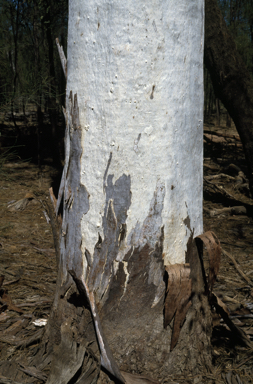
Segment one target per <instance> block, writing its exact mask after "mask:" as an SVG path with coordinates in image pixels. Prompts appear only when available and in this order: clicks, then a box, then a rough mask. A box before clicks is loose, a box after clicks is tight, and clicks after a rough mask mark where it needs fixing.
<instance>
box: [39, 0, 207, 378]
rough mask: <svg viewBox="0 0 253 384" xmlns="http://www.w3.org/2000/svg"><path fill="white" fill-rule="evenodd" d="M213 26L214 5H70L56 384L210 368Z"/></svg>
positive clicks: (53, 322) (54, 318)
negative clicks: (209, 52)
mask: <svg viewBox="0 0 253 384" xmlns="http://www.w3.org/2000/svg"><path fill="white" fill-rule="evenodd" d="M203 22H204V15H203V0H193V1H188V0H177V1H175V0H172V1H171V0H170V1H169V0H163V1H156V0H153V1H151V0H149V1H146V0H145V1H144V0H139V1H131V0H125V1H124V2H118V1H115V2H114V1H105V0H89V1H70V2H69V30H68V62H67V98H66V111H65V117H66V122H67V128H66V138H65V140H66V142H65V143H66V160H65V161H66V163H65V168H64V171H63V178H62V183H61V187H60V192H59V196H58V201H57V203H56V212H58V208H59V205H60V202H61V196H62V195H63V219H62V226H61V235H60V237H61V239H60V257H59V276H58V285H57V288H58V289H57V293H56V297H55V301H54V307H53V310H52V314H51V319H50V322H49V327H48V328H47V334H48V337H49V338H50V340H51V344H53V347H52V348H53V356H54V357H53V360H52V367H51V374H50V377H49V379H48V383H68V382H70V380H72V381H71V382H78V383H93V382H96V381H97V380H98V381H100V382H106V381H108V378H107V377H110V378H112V379H113V380H118V381H120V382H125V381H126V382H129V383H130V382H136V381H142V380H145V379H144V378H143V375H144V376H145V375H146V376H148V377H149V380H151V379H150V377H153V378H154V379H155V380H161V381H162V380H164V379H168V377H169V375H174V376H175V375H180V374H182V373H186V372H187V374H188V375H189V374H197V373H199V372H200V371H202V370H203V369H207V368H210V365H211V363H210V361H211V354H210V329H211V327H210V310H209V307H208V302H207V297H206V296H205V294H204V284H203V276H202V270H201V263H200V260H199V257H198V253H197V248H196V246H195V243H194V241H193V238H194V237H195V236H197V235H200V234H201V233H202V176H203V175H202V157H203V148H202V143H203V138H202V125H203V121H202V120H203V44H204V40H203V38H204V37H203V28H204V26H203ZM61 54H62V52H61ZM62 57H63V54H62ZM62 62H63V67H64V68H66V63H65V61H64V58H62ZM191 304H192V305H191ZM173 318H174V320H173ZM100 362H101V367H102V371H103V372H104V373H103V372H102V373H101V372H100V368H99V363H100ZM41 368H42V366H41ZM99 373H100V376H98V375H99ZM130 374H132V376H131V375H130ZM107 375H108V376H107ZM138 375H141V376H138ZM151 381H152V380H151Z"/></svg>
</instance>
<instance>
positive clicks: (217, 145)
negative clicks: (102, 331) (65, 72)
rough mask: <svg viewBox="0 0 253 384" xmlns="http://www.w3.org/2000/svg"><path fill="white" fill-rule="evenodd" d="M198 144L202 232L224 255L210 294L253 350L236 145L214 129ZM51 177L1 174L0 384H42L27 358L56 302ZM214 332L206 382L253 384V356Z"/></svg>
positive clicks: (249, 244) (220, 324) (241, 168)
mask: <svg viewBox="0 0 253 384" xmlns="http://www.w3.org/2000/svg"><path fill="white" fill-rule="evenodd" d="M204 140H205V156H204V199H205V200H204V230H205V231H208V230H211V231H213V232H214V233H215V234H216V235H217V237H218V238H219V240H220V243H221V247H222V257H221V265H220V270H219V274H218V279H217V282H216V283H215V286H214V292H215V293H216V295H217V296H218V297H219V298H220V299H221V300H222V301H223V302H224V303H225V304H226V305H227V307H228V309H229V316H230V318H231V319H232V321H233V322H234V324H235V325H236V326H237V327H239V328H240V329H241V330H243V331H244V333H245V334H246V335H247V337H248V339H249V340H251V341H252V342H253V236H252V235H253V200H252V199H251V198H250V197H249V196H250V195H249V189H248V185H247V179H246V177H245V175H246V174H247V170H246V164H245V160H244V156H243V151H242V145H241V142H240V140H239V138H238V135H237V133H236V131H235V130H234V129H225V128H221V127H215V126H214V125H210V126H205V136H204ZM57 176H58V174H57V171H56V170H55V169H54V168H53V167H51V166H48V165H44V166H42V168H41V169H39V168H38V167H37V166H36V165H34V164H32V163H31V162H27V161H17V162H8V161H6V162H3V163H2V168H1V170H0V383H9V384H14V383H24V382H27V383H43V382H45V381H46V373H45V374H43V373H41V372H37V371H36V369H34V368H33V367H28V366H27V365H26V362H27V360H26V357H27V356H28V354H34V353H35V351H36V348H37V347H38V344H39V341H40V340H41V337H42V334H43V330H44V325H45V323H46V321H47V319H48V317H49V314H50V308H51V306H52V302H53V298H54V290H55V284H56V273H57V271H56V258H55V251H54V245H53V237H52V232H51V226H50V224H49V223H48V222H47V215H46V214H45V205H44V203H43V202H44V201H45V200H47V199H48V200H49V197H48V196H49V194H48V189H49V187H50V186H51V185H52V183H53V181H54V180H55V179H56V178H57ZM231 207H233V209H232V210H231ZM235 207H236V208H235ZM205 263H206V264H207V260H206V261H205ZM1 276H2V278H1ZM213 326H214V328H213V338H212V344H213V363H214V369H213V372H212V373H210V375H207V376H206V382H210V380H211V382H213V383H227V384H240V383H243V384H248V383H253V368H252V367H253V349H252V348H250V347H245V346H244V345H240V343H238V340H236V339H235V337H234V334H233V332H231V331H230V330H229V328H228V327H227V325H226V324H225V322H224V321H223V320H222V319H221V318H219V316H218V315H216V314H214V315H213ZM17 367H18V369H17ZM18 371H19V372H20V374H18V373H17V372H18ZM14 372H15V373H14ZM24 373H25V374H26V379H25V380H24ZM21 378H22V379H21ZM186 382H187V383H191V382H194V383H195V384H196V383H197V381H196V380H194V379H193V378H186V380H185V383H186Z"/></svg>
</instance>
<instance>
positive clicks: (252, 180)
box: [204, 0, 253, 195]
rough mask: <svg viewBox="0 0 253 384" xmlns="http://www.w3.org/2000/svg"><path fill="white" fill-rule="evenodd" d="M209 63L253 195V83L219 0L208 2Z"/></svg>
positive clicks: (208, 66) (216, 92)
mask: <svg viewBox="0 0 253 384" xmlns="http://www.w3.org/2000/svg"><path fill="white" fill-rule="evenodd" d="M205 14H206V23H205V26H206V27H205V56H204V57H205V64H206V66H207V68H208V70H209V73H210V75H211V79H212V83H213V87H214V90H215V94H216V97H218V98H219V99H220V100H221V102H222V103H223V104H224V106H225V108H226V109H227V111H228V113H229V115H230V116H231V118H232V119H233V121H234V123H235V126H236V128H237V131H238V133H239V135H240V138H241V141H242V144H243V148H244V153H245V158H246V161H247V166H248V178H249V185H250V191H251V194H252V195H253V130H252V121H253V81H252V77H251V75H250V73H249V72H248V70H247V68H246V67H245V65H244V63H243V61H242V58H241V57H240V55H239V54H238V53H237V50H236V46H235V43H234V41H233V39H232V37H231V35H230V33H229V32H228V29H227V26H226V23H225V21H224V19H223V17H222V14H221V11H220V9H219V7H218V4H217V0H206V12H205Z"/></svg>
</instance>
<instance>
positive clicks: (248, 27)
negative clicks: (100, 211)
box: [0, 0, 253, 167]
mask: <svg viewBox="0 0 253 384" xmlns="http://www.w3.org/2000/svg"><path fill="white" fill-rule="evenodd" d="M218 3H219V6H220V9H221V11H222V14H223V17H224V19H225V21H226V24H227V26H228V28H229V31H230V34H231V36H232V38H233V39H234V41H235V43H236V48H237V51H238V52H239V54H240V55H241V57H242V58H243V61H244V64H245V65H246V67H247V69H248V71H249V72H250V74H251V76H252V73H253V0H219V1H218ZM67 19H68V1H67V0H58V1H57V2H55V1H53V0H26V1H24V0H0V62H1V66H0V151H1V147H9V148H10V147H15V150H16V151H17V153H18V154H19V156H21V157H22V158H26V159H27V158H32V159H33V160H35V161H36V162H37V163H38V165H39V166H41V164H43V163H44V162H45V161H51V162H53V164H54V165H55V166H57V167H61V164H62V162H63V159H64V153H63V137H64V131H65V127H64V119H63V116H62V110H61V106H62V105H64V99H65V78H64V75H63V71H62V68H61V64H60V60H59V55H58V52H57V47H56V44H55V38H56V37H58V38H59V40H60V44H61V45H62V46H63V48H64V51H65V53H67V49H66V45H67V22H68V20H67ZM204 87H205V102H204V119H205V123H208V124H216V125H218V126H219V125H223V126H227V127H230V126H231V123H232V121H231V117H230V116H229V114H228V112H227V111H226V109H225V107H224V106H223V105H222V103H221V102H220V100H219V99H217V98H216V97H215V94H214V90H213V86H212V82H211V79H210V75H209V73H208V70H207V69H206V68H205V71H204ZM0 153H1V152H0Z"/></svg>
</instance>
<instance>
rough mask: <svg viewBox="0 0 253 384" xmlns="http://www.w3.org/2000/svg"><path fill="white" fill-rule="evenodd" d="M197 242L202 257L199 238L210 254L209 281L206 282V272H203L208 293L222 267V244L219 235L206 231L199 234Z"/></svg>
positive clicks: (210, 291)
mask: <svg viewBox="0 0 253 384" xmlns="http://www.w3.org/2000/svg"><path fill="white" fill-rule="evenodd" d="M195 240H196V244H197V246H198V249H199V253H200V257H202V256H201V255H202V251H201V250H200V247H199V240H201V242H203V243H204V244H205V246H206V249H207V252H208V256H209V272H208V282H206V277H205V273H203V277H204V281H205V284H206V292H208V295H209V296H210V294H211V293H212V290H213V285H214V283H215V280H216V277H217V275H218V272H219V268H220V259H221V246H220V242H219V240H218V238H217V236H216V235H215V234H214V233H213V232H211V231H208V232H205V233H203V235H200V236H197V237H196V238H195Z"/></svg>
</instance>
